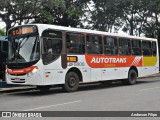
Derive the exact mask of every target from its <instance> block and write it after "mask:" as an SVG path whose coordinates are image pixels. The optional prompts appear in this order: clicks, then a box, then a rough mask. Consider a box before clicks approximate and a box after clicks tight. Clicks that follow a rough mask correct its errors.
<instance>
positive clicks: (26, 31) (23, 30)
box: [9, 26, 36, 36]
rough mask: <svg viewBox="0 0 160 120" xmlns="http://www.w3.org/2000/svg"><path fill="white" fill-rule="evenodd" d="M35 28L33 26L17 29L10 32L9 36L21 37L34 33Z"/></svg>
mask: <svg viewBox="0 0 160 120" xmlns="http://www.w3.org/2000/svg"><path fill="white" fill-rule="evenodd" d="M35 32H36V27H34V26H25V27H18V28H14V29H12V30H10V32H9V34H10V35H13V36H16V35H23V34H29V33H35Z"/></svg>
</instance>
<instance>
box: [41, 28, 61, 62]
mask: <svg viewBox="0 0 160 120" xmlns="http://www.w3.org/2000/svg"><path fill="white" fill-rule="evenodd" d="M42 38H43V52H44V53H43V57H42V59H43V63H44V65H48V64H49V63H52V62H53V61H55V60H56V59H58V58H59V56H60V54H61V51H62V32H61V31H55V30H46V31H44V32H43V36H42Z"/></svg>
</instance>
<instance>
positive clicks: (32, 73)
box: [27, 67, 38, 77]
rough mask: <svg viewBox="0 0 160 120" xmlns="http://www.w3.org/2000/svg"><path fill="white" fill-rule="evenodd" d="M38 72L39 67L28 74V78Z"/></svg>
mask: <svg viewBox="0 0 160 120" xmlns="http://www.w3.org/2000/svg"><path fill="white" fill-rule="evenodd" d="M37 71H38V67H35V68H34V69H33V70H32V71H31V72H29V73H28V74H27V76H28V77H29V76H30V75H34V74H35V73H36V72H37Z"/></svg>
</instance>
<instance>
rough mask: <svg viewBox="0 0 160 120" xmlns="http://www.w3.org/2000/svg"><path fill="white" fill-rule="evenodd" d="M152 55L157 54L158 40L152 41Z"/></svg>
mask: <svg viewBox="0 0 160 120" xmlns="http://www.w3.org/2000/svg"><path fill="white" fill-rule="evenodd" d="M152 55H153V56H157V44H156V42H152Z"/></svg>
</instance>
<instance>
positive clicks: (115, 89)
mask: <svg viewBox="0 0 160 120" xmlns="http://www.w3.org/2000/svg"><path fill="white" fill-rule="evenodd" d="M0 111H160V77H150V78H143V79H139V80H138V82H137V84H136V85H133V86H127V85H122V84H121V83H120V82H117V83H113V84H111V85H104V84H100V83H94V84H89V85H81V86H80V88H79V90H78V91H77V92H73V93H65V92H64V91H63V90H62V89H61V88H53V89H51V90H50V91H48V92H47V93H42V92H40V91H38V90H28V91H16V92H10V93H0ZM14 119H15V120H16V119H17V118H14ZM35 119H36V118H35ZM50 119H52V118H50ZM54 119H56V120H57V119H58V120H61V119H64V120H66V119H68V120H72V119H74V118H59V117H58V118H54ZM77 119H84V118H77ZM85 119H89V120H90V119H92V120H94V119H106V118H85ZM107 119H111V120H116V119H117V118H107ZM119 119H123V120H124V119H128V120H135V119H136V118H119ZM141 119H144V120H146V118H140V120H141ZM147 119H151V120H152V119H153V118H147ZM155 119H157V120H158V119H159V118H155ZM138 120H139V119H138Z"/></svg>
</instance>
